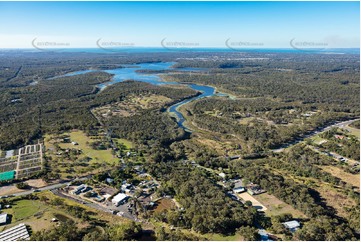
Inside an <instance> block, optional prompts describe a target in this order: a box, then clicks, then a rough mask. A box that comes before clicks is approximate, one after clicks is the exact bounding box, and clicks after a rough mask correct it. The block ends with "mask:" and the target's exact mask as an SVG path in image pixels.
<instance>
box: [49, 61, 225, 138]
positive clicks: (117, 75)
mask: <svg viewBox="0 0 361 242" xmlns="http://www.w3.org/2000/svg"><path fill="white" fill-rule="evenodd" d="M174 64H175V62H159V63H140V64H133V65H127V66H125V67H124V68H117V69H110V70H102V71H104V72H107V73H109V74H112V75H114V76H113V79H112V81H110V82H107V83H102V84H99V85H98V87H99V88H100V89H101V90H103V89H104V88H106V87H107V86H109V85H112V84H114V83H118V82H123V81H125V80H135V81H142V82H147V83H150V84H153V85H186V86H188V87H190V88H192V89H193V90H195V91H198V92H201V93H202V94H201V95H198V96H196V97H192V98H188V99H184V100H183V101H181V102H178V103H176V104H174V105H172V106H170V107H169V108H168V110H167V111H168V112H169V114H170V115H171V116H172V117H175V118H176V119H177V123H178V125H179V127H181V128H183V129H184V130H186V131H188V132H191V130H189V129H188V128H187V127H185V126H184V121H185V119H184V117H183V115H182V114H181V113H180V112H179V111H178V108H179V107H180V106H182V105H184V104H186V103H189V102H192V101H194V100H197V99H200V98H205V97H210V96H214V95H222V96H223V95H225V94H222V93H218V94H216V90H215V88H214V87H210V86H202V85H197V84H181V83H178V82H164V81H162V79H161V78H160V77H159V76H158V75H157V74H145V73H139V72H137V70H152V71H163V70H172V69H173V70H175V71H183V72H197V71H203V69H201V68H177V69H175V68H172V65H174ZM94 71H99V70H83V71H76V72H71V73H68V74H65V75H61V76H56V77H53V78H51V79H55V78H59V77H66V76H75V75H80V74H85V73H89V72H94Z"/></svg>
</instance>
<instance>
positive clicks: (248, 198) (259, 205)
mask: <svg viewBox="0 0 361 242" xmlns="http://www.w3.org/2000/svg"><path fill="white" fill-rule="evenodd" d="M237 195H238V197H239V198H241V199H243V201H251V202H252V206H253V207H255V208H256V209H257V210H258V211H266V210H267V208H266V207H265V206H264V205H263V204H262V203H260V202H259V201H258V200H257V199H256V198H254V197H253V196H251V195H249V194H248V193H247V192H243V193H241V194H237Z"/></svg>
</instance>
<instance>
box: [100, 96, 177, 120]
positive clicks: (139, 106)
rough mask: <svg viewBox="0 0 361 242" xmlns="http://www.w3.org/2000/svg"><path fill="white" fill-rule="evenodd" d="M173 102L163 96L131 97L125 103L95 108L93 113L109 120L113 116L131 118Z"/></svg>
mask: <svg viewBox="0 0 361 242" xmlns="http://www.w3.org/2000/svg"><path fill="white" fill-rule="evenodd" d="M171 101H172V99H170V98H168V97H165V96H162V95H155V94H146V95H130V96H129V97H127V98H126V100H124V101H120V102H116V103H113V104H109V105H105V106H102V107H99V108H95V109H93V113H94V114H96V116H98V117H102V118H109V117H111V116H122V117H131V116H134V115H137V114H139V113H140V112H141V111H142V110H145V109H150V108H159V107H161V106H163V105H164V104H166V103H170V102H171Z"/></svg>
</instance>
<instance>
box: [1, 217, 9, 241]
mask: <svg viewBox="0 0 361 242" xmlns="http://www.w3.org/2000/svg"><path fill="white" fill-rule="evenodd" d="M7 220H8V214H7V213H3V214H0V224H5V223H6V222H7ZM0 241H1V239H0Z"/></svg>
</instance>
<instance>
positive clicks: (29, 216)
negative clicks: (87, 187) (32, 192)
mask: <svg viewBox="0 0 361 242" xmlns="http://www.w3.org/2000/svg"><path fill="white" fill-rule="evenodd" d="M3 212H4V213H8V214H10V215H12V218H11V223H10V224H7V225H5V226H2V229H4V230H5V229H8V228H11V227H13V226H15V225H17V224H19V223H25V224H27V225H30V226H31V229H32V231H34V232H35V231H39V230H42V229H48V228H50V227H52V226H53V225H54V223H52V222H51V219H52V218H53V217H54V214H56V213H57V214H59V213H61V214H64V215H65V214H66V213H64V212H62V211H59V210H57V209H54V208H51V207H49V206H48V205H46V204H45V203H43V202H40V201H39V200H28V199H23V200H19V201H14V202H12V207H11V208H8V209H4V210H3ZM67 216H68V215H67Z"/></svg>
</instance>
